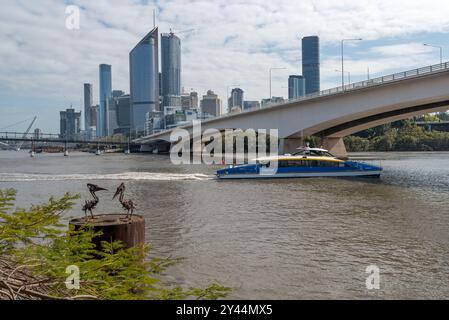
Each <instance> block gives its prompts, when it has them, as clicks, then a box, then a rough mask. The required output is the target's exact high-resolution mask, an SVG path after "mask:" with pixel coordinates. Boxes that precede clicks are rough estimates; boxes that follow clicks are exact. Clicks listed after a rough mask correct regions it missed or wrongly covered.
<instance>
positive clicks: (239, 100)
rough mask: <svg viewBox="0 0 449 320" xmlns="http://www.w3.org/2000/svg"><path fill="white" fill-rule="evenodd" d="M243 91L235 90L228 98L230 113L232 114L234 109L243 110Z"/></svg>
mask: <svg viewBox="0 0 449 320" xmlns="http://www.w3.org/2000/svg"><path fill="white" fill-rule="evenodd" d="M243 100H244V99H243V90H242V89H240V88H234V89H232V91H231V96H230V97H229V98H228V112H231V110H232V108H234V107H238V108H240V111H241V110H242V109H243Z"/></svg>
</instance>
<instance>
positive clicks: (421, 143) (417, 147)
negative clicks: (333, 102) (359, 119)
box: [344, 113, 449, 152]
mask: <svg viewBox="0 0 449 320" xmlns="http://www.w3.org/2000/svg"><path fill="white" fill-rule="evenodd" d="M430 117H432V119H429V118H430ZM419 120H421V121H424V120H425V121H432V120H433V121H448V120H449V115H448V114H446V113H444V114H438V115H435V116H433V115H427V116H425V117H421V118H418V121H419ZM344 142H345V146H346V149H347V151H348V152H364V151H449V132H445V131H437V130H432V131H431V130H430V129H429V128H428V127H426V126H418V125H416V124H415V123H414V122H412V121H410V120H401V121H396V122H393V123H391V124H388V125H381V126H378V127H375V128H371V129H368V130H365V131H362V132H359V133H357V134H354V135H351V136H347V137H345V138H344Z"/></svg>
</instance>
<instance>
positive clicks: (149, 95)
mask: <svg viewBox="0 0 449 320" xmlns="http://www.w3.org/2000/svg"><path fill="white" fill-rule="evenodd" d="M158 38H159V36H158V28H157V27H155V28H154V29H152V30H151V31H150V32H149V33H148V34H147V35H146V36H145V37H144V38H143V39H142V40H140V42H139V43H138V44H137V45H136V46H135V47H134V48H133V49H132V50H131V52H130V53H129V77H130V104H131V119H130V120H131V127H132V130H133V131H134V132H136V133H137V134H143V133H144V131H145V125H146V124H145V119H146V115H147V114H148V113H149V112H153V111H158V110H159V57H158V47H159V39H158Z"/></svg>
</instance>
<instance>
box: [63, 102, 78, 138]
mask: <svg viewBox="0 0 449 320" xmlns="http://www.w3.org/2000/svg"><path fill="white" fill-rule="evenodd" d="M59 115H60V121H59V129H60V130H59V132H60V136H61V138H67V139H71V138H75V136H76V135H77V134H79V133H80V131H81V112H76V111H75V109H73V108H70V109H66V110H65V111H61V112H59Z"/></svg>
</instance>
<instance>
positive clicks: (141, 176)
mask: <svg viewBox="0 0 449 320" xmlns="http://www.w3.org/2000/svg"><path fill="white" fill-rule="evenodd" d="M213 177H214V176H213V175H207V174H202V173H167V172H123V173H111V174H95V173H92V174H91V173H89V174H87V173H81V174H28V173H0V181H5V182H14V181H63V180H157V181H173V180H185V181H188V180H210V179H213Z"/></svg>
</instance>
